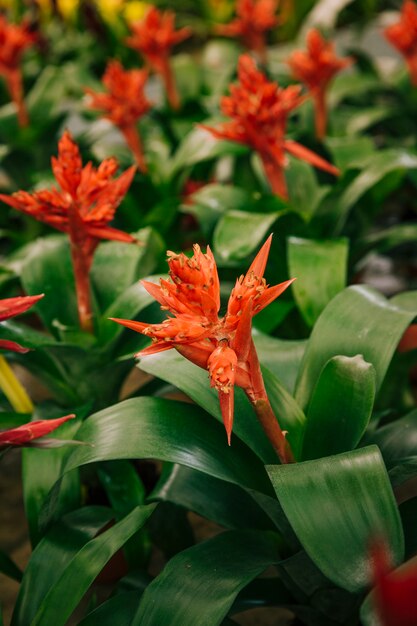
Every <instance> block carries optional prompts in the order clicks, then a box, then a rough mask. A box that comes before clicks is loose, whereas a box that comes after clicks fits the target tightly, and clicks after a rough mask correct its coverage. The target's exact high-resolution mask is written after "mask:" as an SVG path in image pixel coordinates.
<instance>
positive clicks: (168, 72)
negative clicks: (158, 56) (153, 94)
mask: <svg viewBox="0 0 417 626" xmlns="http://www.w3.org/2000/svg"><path fill="white" fill-rule="evenodd" d="M161 75H162V79H163V81H164V84H165V89H166V93H167V99H168V102H169V104H170V106H171V107H172V108H173V109H174V110H175V111H178V109H179V108H180V106H181V102H180V96H179V94H178V89H177V85H176V82H175V77H174V72H173V70H172V67H171V64H170V62H169V59H168V58H167V59H164V60H163V62H162V63H161Z"/></svg>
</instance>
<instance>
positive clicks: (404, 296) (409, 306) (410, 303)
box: [390, 290, 417, 317]
mask: <svg viewBox="0 0 417 626" xmlns="http://www.w3.org/2000/svg"><path fill="white" fill-rule="evenodd" d="M390 302H391V304H394V305H395V306H398V307H400V308H401V309H405V310H406V311H410V312H411V313H414V315H415V316H416V317H417V290H415V291H403V292H402V293H399V294H397V295H396V296H394V297H393V298H391V300H390Z"/></svg>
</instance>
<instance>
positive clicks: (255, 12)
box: [216, 0, 278, 64]
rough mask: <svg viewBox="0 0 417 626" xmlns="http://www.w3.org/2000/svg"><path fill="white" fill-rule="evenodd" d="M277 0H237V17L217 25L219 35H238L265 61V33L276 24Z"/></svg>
mask: <svg viewBox="0 0 417 626" xmlns="http://www.w3.org/2000/svg"><path fill="white" fill-rule="evenodd" d="M277 5H278V2H277V0H238V1H237V7H236V14H237V18H236V19H234V20H232V21H231V22H230V24H222V25H220V26H218V27H217V29H216V30H217V32H218V33H219V34H220V35H226V36H227V37H240V38H241V39H242V40H243V42H244V44H245V45H246V46H247V48H249V50H253V51H254V52H256V53H257V54H258V55H259V60H260V61H261V62H262V63H264V64H265V63H266V60H267V59H266V33H267V32H268V31H269V30H271V29H272V28H274V27H275V26H276V25H277V24H278V18H277V17H276V15H275V13H276V10H277Z"/></svg>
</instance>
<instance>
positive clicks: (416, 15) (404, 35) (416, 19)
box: [384, 0, 417, 86]
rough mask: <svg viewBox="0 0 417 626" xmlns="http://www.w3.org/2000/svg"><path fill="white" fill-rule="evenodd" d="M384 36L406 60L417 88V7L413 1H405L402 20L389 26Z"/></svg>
mask: <svg viewBox="0 0 417 626" xmlns="http://www.w3.org/2000/svg"><path fill="white" fill-rule="evenodd" d="M384 35H385V37H386V38H387V39H388V41H389V42H390V43H391V44H392V45H393V46H394V48H397V50H398V51H399V52H401V54H402V55H403V57H404V58H405V60H406V63H407V65H408V71H409V72H410V76H411V82H412V83H413V85H416V86H417V6H416V5H415V3H414V2H412V0H405V2H404V3H403V5H402V7H401V16H400V20H399V21H398V22H396V23H395V24H392V25H391V26H388V28H386V29H385V31H384Z"/></svg>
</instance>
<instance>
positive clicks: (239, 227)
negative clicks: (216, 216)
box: [213, 209, 280, 264]
mask: <svg viewBox="0 0 417 626" xmlns="http://www.w3.org/2000/svg"><path fill="white" fill-rule="evenodd" d="M279 216H280V213H248V212H245V211H235V210H233V209H232V210H230V211H227V213H225V214H224V216H223V217H222V218H220V220H219V221H218V222H217V226H216V228H215V231H214V235H213V247H214V253H215V256H216V259H217V261H218V263H220V264H222V263H226V264H229V263H232V264H233V263H234V262H238V261H242V260H246V258H247V257H248V256H249V255H250V254H252V253H253V252H255V251H256V250H257V249H258V248H259V247H260V244H261V243H262V242H263V240H264V238H265V235H266V234H267V233H268V232H269V231H270V229H271V226H272V224H273V223H274V222H275V221H276V220H277V218H278V217H279Z"/></svg>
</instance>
